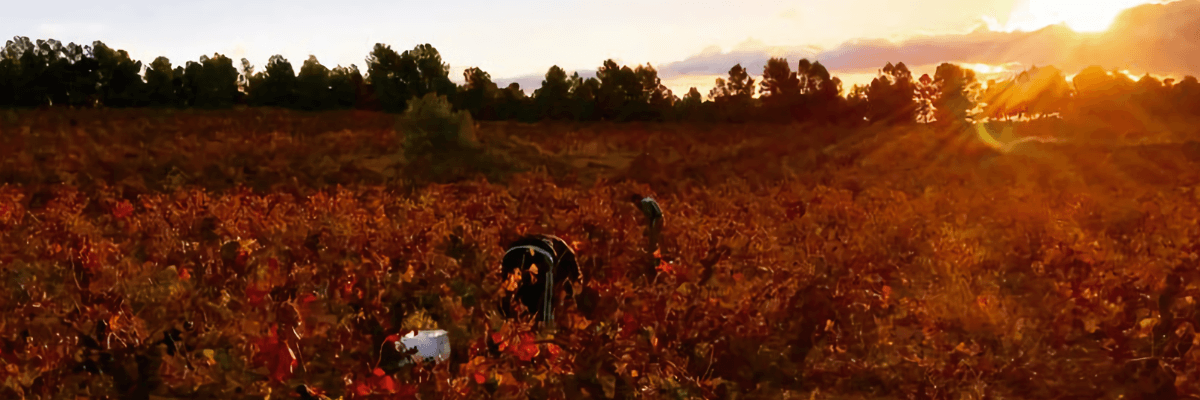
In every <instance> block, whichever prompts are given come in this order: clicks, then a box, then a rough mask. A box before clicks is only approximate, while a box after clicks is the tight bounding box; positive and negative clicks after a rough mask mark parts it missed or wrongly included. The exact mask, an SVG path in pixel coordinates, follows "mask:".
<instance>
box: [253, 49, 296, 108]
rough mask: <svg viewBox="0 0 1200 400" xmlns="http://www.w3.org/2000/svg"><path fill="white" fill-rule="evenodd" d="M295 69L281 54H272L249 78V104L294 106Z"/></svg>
mask: <svg viewBox="0 0 1200 400" xmlns="http://www.w3.org/2000/svg"><path fill="white" fill-rule="evenodd" d="M296 93H297V79H296V71H295V69H293V68H292V63H290V62H288V60H287V59H286V58H283V56H281V55H278V54H276V55H273V56H271V59H270V60H268V61H267V66H266V67H265V68H263V71H262V72H259V73H257V74H255V76H254V78H252V79H251V80H250V98H249V99H250V104H251V105H255V106H265V107H287V108H291V107H295V106H296V98H297V96H296Z"/></svg>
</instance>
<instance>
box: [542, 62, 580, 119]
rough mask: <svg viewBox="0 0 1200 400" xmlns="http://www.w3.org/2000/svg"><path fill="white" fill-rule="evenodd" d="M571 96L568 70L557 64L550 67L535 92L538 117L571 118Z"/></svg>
mask: <svg viewBox="0 0 1200 400" xmlns="http://www.w3.org/2000/svg"><path fill="white" fill-rule="evenodd" d="M570 96H571V82H570V81H568V80H567V71H564V70H563V69H562V68H559V67H558V66H557V65H555V66H552V67H550V70H548V71H546V79H545V80H543V81H542V87H541V88H539V89H538V90H535V91H534V92H533V102H534V104H535V105H536V106H535V107H536V109H537V114H538V117H539V118H540V119H551V120H562V119H568V118H571V117H572V115H571V104H570V102H569V100H570Z"/></svg>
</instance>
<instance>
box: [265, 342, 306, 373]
mask: <svg viewBox="0 0 1200 400" xmlns="http://www.w3.org/2000/svg"><path fill="white" fill-rule="evenodd" d="M275 352H276V357H275V359H274V361H273V362H272V365H271V366H270V367H269V369H270V370H271V379H272V380H274V381H277V382H283V381H286V380H288V378H291V377H292V370H293V368H294V367H296V365H298V364H299V362H297V361H296V354H295V353H293V352H292V349H291V348H290V347H288V346H287V345H286V344H283V343H281V344H280V345H279V347H277V348H276V349H275Z"/></svg>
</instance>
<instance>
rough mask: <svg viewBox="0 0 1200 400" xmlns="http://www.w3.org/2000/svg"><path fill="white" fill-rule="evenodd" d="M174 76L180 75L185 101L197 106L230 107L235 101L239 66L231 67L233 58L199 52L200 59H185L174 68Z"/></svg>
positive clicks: (236, 99)
mask: <svg viewBox="0 0 1200 400" xmlns="http://www.w3.org/2000/svg"><path fill="white" fill-rule="evenodd" d="M175 71H176V76H182V77H183V79H182V81H183V82H182V84H183V85H182V86H183V87H184V89H182V90H179V91H177V93H183V96H181V97H183V98H184V99H185V101H186V102H187V104H188V105H190V106H192V107H197V108H229V107H232V106H233V104H234V103H236V102H237V101H238V98H239V95H240V92H238V86H237V82H238V70H237V68H234V67H233V60H231V59H229V57H225V56H223V55H220V54H213V57H212V58H209V57H207V56H201V57H200V61H199V62H191V61H189V62H188V63H187V66H186V67H184V68H183V69H182V71H181V70H180V69H178V68H177V69H176V70H175Z"/></svg>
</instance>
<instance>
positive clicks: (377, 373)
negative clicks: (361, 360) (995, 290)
mask: <svg viewBox="0 0 1200 400" xmlns="http://www.w3.org/2000/svg"><path fill="white" fill-rule="evenodd" d="M371 373H372V374H375V376H383V375H384V374H385V372H383V368H379V367H376V368H375V369H374V370H372V371H371Z"/></svg>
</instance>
